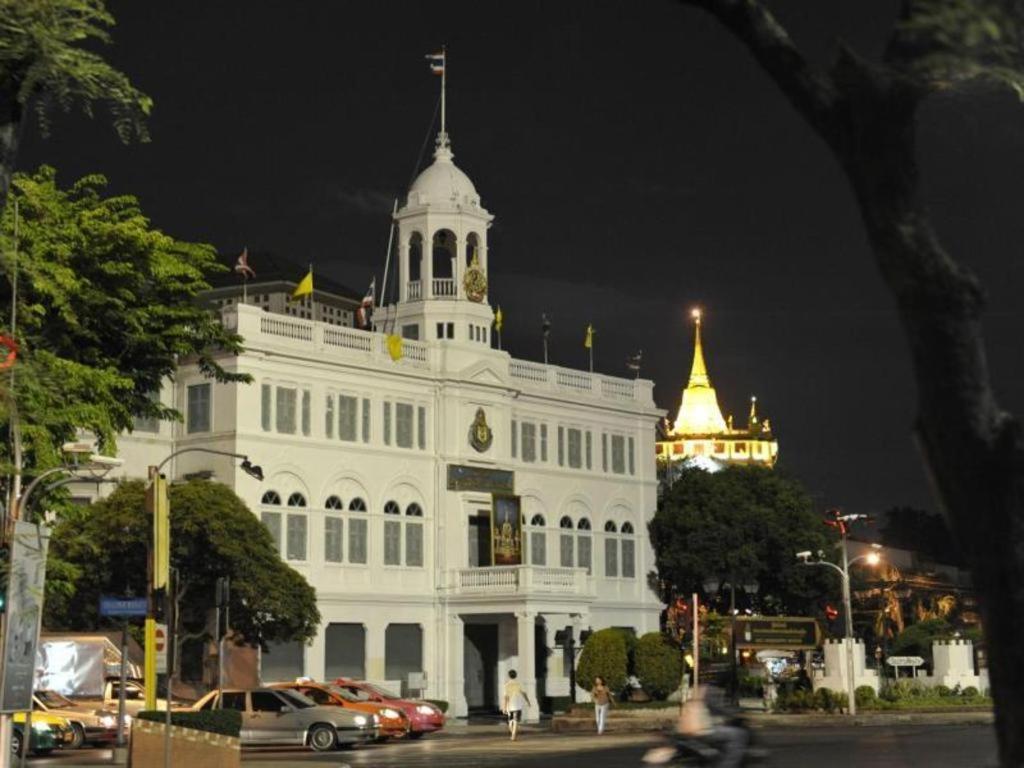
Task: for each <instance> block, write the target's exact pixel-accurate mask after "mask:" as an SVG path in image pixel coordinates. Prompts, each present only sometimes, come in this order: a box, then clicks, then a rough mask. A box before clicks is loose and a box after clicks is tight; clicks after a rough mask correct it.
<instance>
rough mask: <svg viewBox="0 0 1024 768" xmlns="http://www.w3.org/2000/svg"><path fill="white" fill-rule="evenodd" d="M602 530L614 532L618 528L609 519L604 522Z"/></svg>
mask: <svg viewBox="0 0 1024 768" xmlns="http://www.w3.org/2000/svg"><path fill="white" fill-rule="evenodd" d="M604 530H605V532H606V533H615V532H616V531H617V530H618V529H617V528H616V527H615V523H614V522H612V521H611V520H609V521H608V522H607V523H605V524H604Z"/></svg>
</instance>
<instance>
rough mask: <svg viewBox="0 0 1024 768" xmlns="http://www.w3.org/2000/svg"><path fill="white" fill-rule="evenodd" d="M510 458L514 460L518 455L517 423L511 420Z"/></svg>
mask: <svg viewBox="0 0 1024 768" xmlns="http://www.w3.org/2000/svg"><path fill="white" fill-rule="evenodd" d="M510 434H511V435H512V458H513V459H514V458H516V456H518V455H519V422H517V421H516V420H515V419H512V431H511V433H510Z"/></svg>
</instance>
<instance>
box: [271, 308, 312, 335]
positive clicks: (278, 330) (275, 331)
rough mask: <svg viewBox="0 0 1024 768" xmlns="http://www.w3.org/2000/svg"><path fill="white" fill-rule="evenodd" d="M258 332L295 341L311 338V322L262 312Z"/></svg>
mask: <svg viewBox="0 0 1024 768" xmlns="http://www.w3.org/2000/svg"><path fill="white" fill-rule="evenodd" d="M260 332H261V333H265V334H267V335H268V336H282V337H284V338H286V339H295V340H296V341H312V340H313V324H312V323H309V322H304V321H302V320H292V319H290V318H286V317H282V316H281V315H271V314H264V315H263V316H262V317H260Z"/></svg>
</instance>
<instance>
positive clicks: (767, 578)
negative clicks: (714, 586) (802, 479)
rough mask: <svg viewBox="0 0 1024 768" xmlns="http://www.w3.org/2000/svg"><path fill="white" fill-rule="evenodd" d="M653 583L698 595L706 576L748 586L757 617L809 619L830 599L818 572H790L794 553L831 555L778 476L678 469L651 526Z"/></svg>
mask: <svg viewBox="0 0 1024 768" xmlns="http://www.w3.org/2000/svg"><path fill="white" fill-rule="evenodd" d="M649 529H650V534H651V542H652V544H653V546H654V551H655V556H656V563H657V569H658V576H659V577H660V578H661V579H662V580H664V581H665V582H666V583H667V584H670V585H673V586H674V587H675V590H676V592H678V593H681V594H689V593H691V592H703V582H704V580H705V579H706V578H707V577H709V576H715V577H717V578H718V579H719V580H720V581H723V582H724V581H730V582H731V581H735V582H736V583H738V584H742V583H743V582H744V581H747V580H750V579H756V580H757V581H758V583H759V585H760V591H759V593H758V605H759V607H760V609H761V611H762V612H763V613H769V614H771V613H774V614H783V613H788V614H792V615H801V614H804V615H814V614H816V613H817V612H818V605H817V603H818V601H819V600H820V598H821V597H822V595H825V594H829V593H838V587H839V585H838V581H837V580H836V579H835V578H830V576H829V574H828V573H826V572H825V569H823V568H806V567H801V566H798V565H797V562H796V559H795V558H794V557H793V554H794V553H795V552H798V551H800V550H811V551H817V550H819V549H823V550H826V551H831V547H830V545H829V543H830V536H831V535H833V534H832V529H830V528H827V527H825V526H824V525H822V524H821V518H820V516H818V515H817V514H815V513H814V511H813V509H812V507H811V501H810V498H809V497H808V495H807V493H806V491H804V489H803V488H802V487H801V486H800V484H799V483H797V482H796V481H795V480H792V479H790V478H787V477H786V476H785V475H783V474H781V473H780V472H779V471H778V470H768V469H764V468H761V467H727V468H726V469H724V470H722V471H721V472H716V473H713V474H712V473H708V472H704V471H702V470H699V469H688V470H684V471H683V472H682V473H681V474H680V476H679V479H678V480H677V481H676V482H675V484H674V485H673V486H672V487H671V488H669V489H668V490H667V491H666V493H665V495H664V497H663V498H662V500H661V502H660V503H659V505H658V510H657V512H656V514H655V516H654V519H653V520H652V521H651V523H650V526H649Z"/></svg>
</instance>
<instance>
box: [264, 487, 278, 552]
mask: <svg viewBox="0 0 1024 768" xmlns="http://www.w3.org/2000/svg"><path fill="white" fill-rule="evenodd" d="M260 503H261V504H266V505H267V506H272V507H279V506H281V495H280V494H279V493H278V492H277V491H267V492H266V493H264V494H263V498H261V499H260ZM260 522H262V523H263V524H264V525H265V526H266V527H267V531H268V532H269V533H270V538H272V539H273V540H274V549H276V550H277V551H278V553H280V552H281V513H280V512H271V511H270V510H266V509H265V510H262V511H261V512H260Z"/></svg>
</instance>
